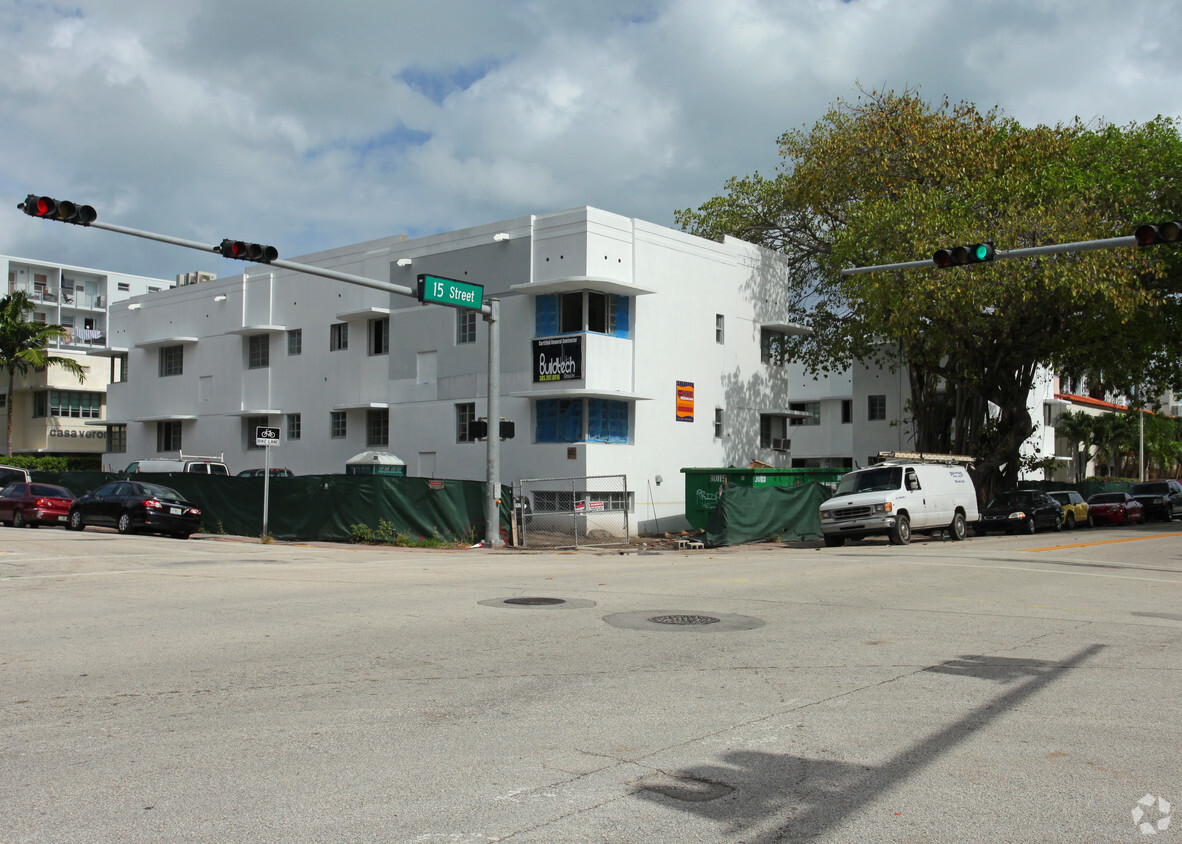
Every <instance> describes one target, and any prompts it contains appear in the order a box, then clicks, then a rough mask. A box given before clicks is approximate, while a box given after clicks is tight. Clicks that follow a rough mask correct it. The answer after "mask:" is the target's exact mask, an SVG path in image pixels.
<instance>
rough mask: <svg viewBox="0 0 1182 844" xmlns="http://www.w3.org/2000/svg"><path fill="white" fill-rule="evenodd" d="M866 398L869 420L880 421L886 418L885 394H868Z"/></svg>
mask: <svg viewBox="0 0 1182 844" xmlns="http://www.w3.org/2000/svg"><path fill="white" fill-rule="evenodd" d="M868 398H869V401H868V407H869V414H868V415H867V419H869V420H870V421H871V422H881V421H882V420H884V419H886V418H887V410H886V396H869V397H868Z"/></svg>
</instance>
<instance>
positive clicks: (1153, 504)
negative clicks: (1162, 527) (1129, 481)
mask: <svg viewBox="0 0 1182 844" xmlns="http://www.w3.org/2000/svg"><path fill="white" fill-rule="evenodd" d="M1131 494H1132V496H1133V498H1136V499H1137V500H1138V501H1140V502H1141V506H1142V507H1144V508H1145V511H1144V512H1145V518H1146V519H1161V520H1162V521H1165V522H1172V521H1173V520H1174V519H1176V518H1178V517H1179V516H1182V483H1178V481H1175V480H1174V479H1172V478H1170V479H1168V480H1164V481H1143V482H1141V483H1139V484H1133V491H1132V493H1131Z"/></svg>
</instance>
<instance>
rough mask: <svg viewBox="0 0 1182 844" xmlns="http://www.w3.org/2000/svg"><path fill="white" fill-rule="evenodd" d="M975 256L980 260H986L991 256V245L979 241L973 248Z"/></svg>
mask: <svg viewBox="0 0 1182 844" xmlns="http://www.w3.org/2000/svg"><path fill="white" fill-rule="evenodd" d="M973 257H974V258H975V259H976V260H978V261H984V260H985V259H986V258H988V257H989V247H988V246H987V245H986V244H984V243H978V244H977V245H976V247H974V248H973Z"/></svg>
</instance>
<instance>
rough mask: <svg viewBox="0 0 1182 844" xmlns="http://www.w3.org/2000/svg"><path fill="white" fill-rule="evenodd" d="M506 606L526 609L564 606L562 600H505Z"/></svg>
mask: <svg viewBox="0 0 1182 844" xmlns="http://www.w3.org/2000/svg"><path fill="white" fill-rule="evenodd" d="M505 603H506V604H520V605H522V606H526V607H549V606H553V605H554V604H565V603H566V601H565V600H563V599H562V598H506V599H505Z"/></svg>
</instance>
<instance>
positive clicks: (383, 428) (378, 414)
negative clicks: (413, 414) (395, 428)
mask: <svg viewBox="0 0 1182 844" xmlns="http://www.w3.org/2000/svg"><path fill="white" fill-rule="evenodd" d="M365 444H366V445H367V446H371V447H372V446H375V445H389V444H390V411H389V409H388V408H384V407H383V408H374V409H371V410H367V411H366V412H365Z"/></svg>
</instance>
